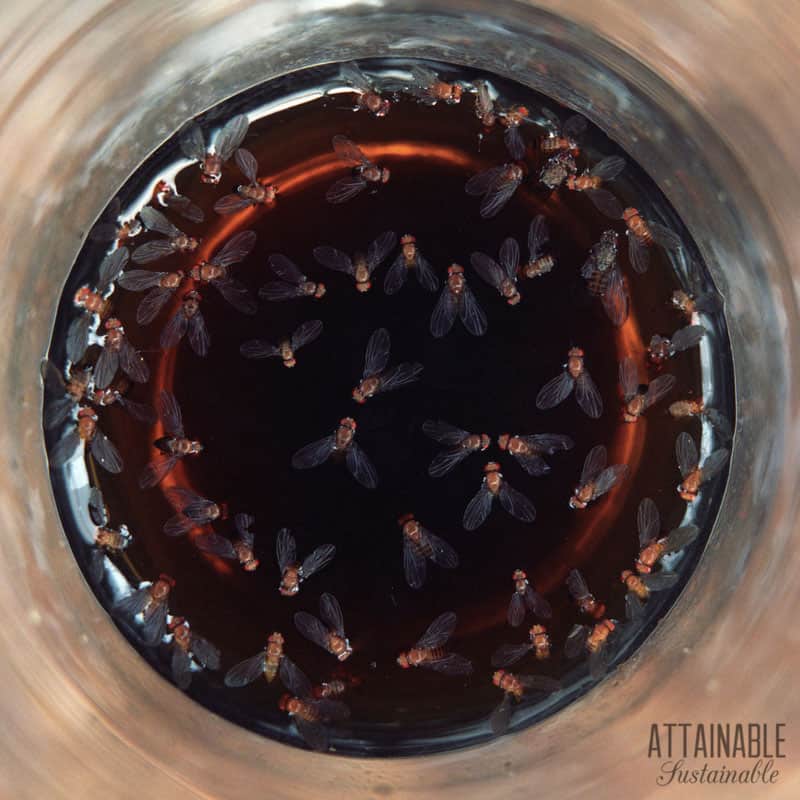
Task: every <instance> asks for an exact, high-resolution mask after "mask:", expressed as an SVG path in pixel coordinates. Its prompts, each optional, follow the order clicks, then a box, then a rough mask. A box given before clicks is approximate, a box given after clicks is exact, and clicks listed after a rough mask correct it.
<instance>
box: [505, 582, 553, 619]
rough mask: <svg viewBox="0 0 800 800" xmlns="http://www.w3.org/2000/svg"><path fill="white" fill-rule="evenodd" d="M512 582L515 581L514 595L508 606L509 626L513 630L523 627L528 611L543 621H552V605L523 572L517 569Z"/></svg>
mask: <svg viewBox="0 0 800 800" xmlns="http://www.w3.org/2000/svg"><path fill="white" fill-rule="evenodd" d="M511 580H512V581H514V593H513V594H512V595H511V602H510V603H509V604H508V624H509V625H511V627H512V628H517V627H519V626H520V625H522V622H523V620H524V619H525V610H526V609H527V610H528V611H530V612H531V613H532V614H535V615H536V616H537V617H541V618H542V619H550V617H552V616H553V610H552V609H551V608H550V603H548V602H547V600H546V599H545V598H544V597H543V596H542V595H540V594H539V592H537V591H535V590H534V588H533V587H532V586H531V584H530V582H529V581H528V576H527V574H526V573H525V572H523V570H521V569H515V570H514V574H513V575H512V576H511Z"/></svg>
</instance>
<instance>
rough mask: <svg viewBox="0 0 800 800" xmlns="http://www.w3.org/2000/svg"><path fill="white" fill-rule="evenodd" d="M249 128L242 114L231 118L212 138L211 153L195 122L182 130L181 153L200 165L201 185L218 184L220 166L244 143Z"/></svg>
mask: <svg viewBox="0 0 800 800" xmlns="http://www.w3.org/2000/svg"><path fill="white" fill-rule="evenodd" d="M249 126H250V123H249V122H248V120H247V117H246V116H245V115H244V114H239V115H237V116H235V117H232V118H231V119H230V120H228V122H226V123H225V125H224V126H223V127H222V130H221V131H220V132H219V133H218V134H217V135H216V137H215V138H214V149H213V152H212V151H211V150H207V149H206V142H205V138H204V137H203V131H202V129H201V128H200V126H199V125H198V124H197V123H196V122H194V121H192V122H190V123H189V124H188V125H187V126H186V127H185V128H184V130H183V133H182V134H181V137H180V145H181V151H182V152H183V154H184V155H185V156H186V158H189V159H191V160H192V161H196V162H198V163H199V164H200V171H201V173H202V174H201V176H200V180H201V181H203V183H219V179H220V178H221V177H222V165H223V164H224V163H225V162H226V161H228V160H229V159H230V157H231V156H232V155H233V153H234V151H235V150H236V149H237V148H238V147H239V145H240V144H241V143H242V142H243V141H244V137H245V136H246V135H247V129H248V128H249Z"/></svg>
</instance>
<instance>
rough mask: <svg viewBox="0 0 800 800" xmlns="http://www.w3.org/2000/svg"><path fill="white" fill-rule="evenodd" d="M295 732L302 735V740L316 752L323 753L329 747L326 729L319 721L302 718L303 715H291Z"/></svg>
mask: <svg viewBox="0 0 800 800" xmlns="http://www.w3.org/2000/svg"><path fill="white" fill-rule="evenodd" d="M293 719H294V724H295V725H296V726H297V732H298V733H299V734H300V736H302V737H303V741H304V742H305V743H306V744H307V745H308V746H309V747H310V748H311V749H312V750H315V751H316V752H318V753H324V752H325V751H326V750H327V749H328V748H329V747H330V741H329V737H328V731H327V730H326V729H325V726H324V725H322V724H321V723H320V722H316V721H311V720H307V719H303V717H299V716H295V717H293Z"/></svg>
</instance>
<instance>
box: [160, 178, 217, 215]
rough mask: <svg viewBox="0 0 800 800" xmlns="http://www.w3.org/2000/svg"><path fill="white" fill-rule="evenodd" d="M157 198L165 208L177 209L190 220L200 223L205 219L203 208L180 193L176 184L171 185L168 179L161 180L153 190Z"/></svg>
mask: <svg viewBox="0 0 800 800" xmlns="http://www.w3.org/2000/svg"><path fill="white" fill-rule="evenodd" d="M153 195H154V197H155V198H156V200H157V201H158V202H159V203H160V204H161V205H162V206H164V207H165V208H169V209H170V210H171V211H176V212H177V213H178V214H180V215H181V216H182V217H183V218H184V219H188V220H189V222H194V223H195V224H198V225H199V224H200V223H201V222H203V221H204V220H205V214H203V209H202V208H200V207H199V206H196V205H195V204H194V203H193V202H192V201H191V200H190V199H189V198H188V197H184V196H183V195H182V194H178V193H177V192H176V191H175V187H174V186H170V185H169V184H168V183H167V182H166V181H159V182H158V183H157V184H156V188H155V191H154V192H153Z"/></svg>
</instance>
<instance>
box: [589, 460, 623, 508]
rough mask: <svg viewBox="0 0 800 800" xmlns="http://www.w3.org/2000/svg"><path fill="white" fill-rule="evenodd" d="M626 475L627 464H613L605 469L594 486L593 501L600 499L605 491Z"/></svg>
mask: <svg viewBox="0 0 800 800" xmlns="http://www.w3.org/2000/svg"><path fill="white" fill-rule="evenodd" d="M627 474H628V465H627V464H614V466H612V467H606V469H604V470H603V471H602V472H601V473H600V476H599V477H598V478H597V480H596V481H595V484H594V499H595V500H596V499H597V498H598V497H602V496H603V495H604V494H605V493H606V492H607V491H609V490H610V489H612V488H613V487H614V486H616V485H617V484H618V483H619V482H620V481H621V480H622V479H623V478H624V477H625V476H626V475H627Z"/></svg>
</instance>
